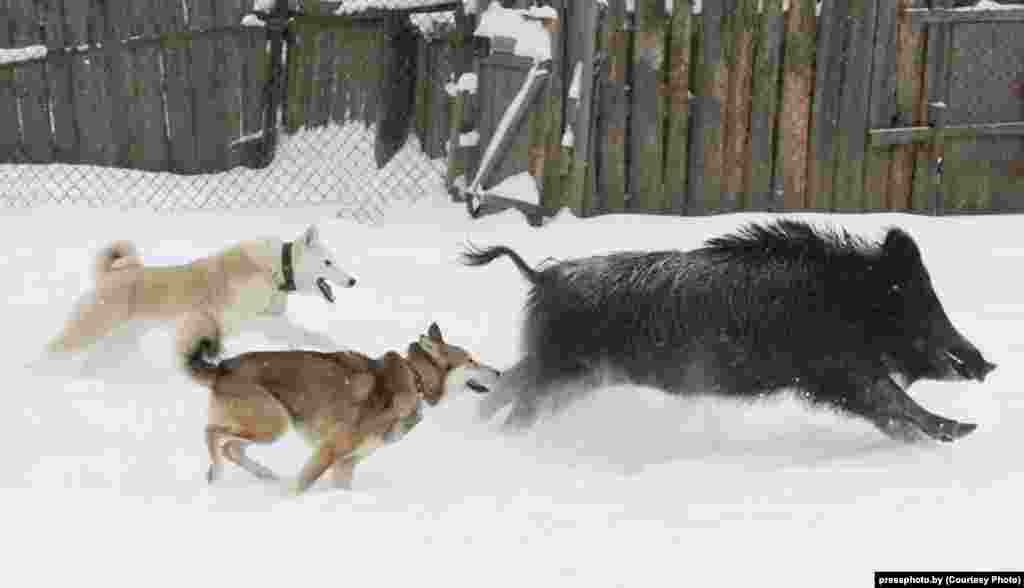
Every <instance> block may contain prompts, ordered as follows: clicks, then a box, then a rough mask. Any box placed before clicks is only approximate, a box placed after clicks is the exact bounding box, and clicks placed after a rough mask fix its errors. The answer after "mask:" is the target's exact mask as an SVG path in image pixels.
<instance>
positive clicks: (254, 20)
mask: <svg viewBox="0 0 1024 588" xmlns="http://www.w3.org/2000/svg"><path fill="white" fill-rule="evenodd" d="M242 26H243V27H264V26H267V23H265V22H263V19H262V18H260V17H258V16H256V15H255V14H251V13H250V14H247V15H245V16H243V17H242Z"/></svg>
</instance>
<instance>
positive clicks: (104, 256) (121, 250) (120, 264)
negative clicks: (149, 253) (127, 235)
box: [93, 241, 142, 282]
mask: <svg viewBox="0 0 1024 588" xmlns="http://www.w3.org/2000/svg"><path fill="white" fill-rule="evenodd" d="M115 265H116V266H117V268H116V269H122V268H125V267H133V266H134V267H138V266H141V265H142V259H140V258H139V252H138V250H137V249H135V245H134V244H132V243H131V242H130V241H114V242H113V243H111V244H110V245H107V246H106V247H104V248H103V249H101V250H100V251H99V253H97V254H96V261H95V262H94V263H93V276H94V277H95V279H96V281H97V282H98V281H100V280H102V279H103V278H104V277H106V275H107V274H109V273H110V272H112V271H114V269H115V267H114V266H115Z"/></svg>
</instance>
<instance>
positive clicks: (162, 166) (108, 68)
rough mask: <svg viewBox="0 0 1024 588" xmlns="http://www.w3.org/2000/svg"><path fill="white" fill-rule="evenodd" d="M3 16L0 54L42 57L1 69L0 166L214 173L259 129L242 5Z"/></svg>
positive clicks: (254, 51) (258, 79)
mask: <svg viewBox="0 0 1024 588" xmlns="http://www.w3.org/2000/svg"><path fill="white" fill-rule="evenodd" d="M6 6H7V8H8V9H9V10H10V16H9V18H10V28H8V27H0V47H26V46H31V45H43V46H45V47H46V48H47V54H46V56H45V57H43V58H40V59H35V60H32V61H27V62H15V63H9V64H6V65H2V66H0V128H3V129H5V130H4V132H3V133H2V134H0V162H8V163H11V162H18V163H49V162H55V161H56V162H67V163H91V164H98V165H111V166H120V167H130V168H138V169H146V170H172V171H176V172H182V173H198V172H205V171H216V170H222V169H227V168H228V167H231V166H232V165H235V164H237V163H239V161H240V160H242V159H244V158H243V154H242V152H241V150H240V149H239V148H238V147H239V141H240V139H242V138H243V137H245V136H247V135H248V134H251V133H253V132H256V131H258V130H259V129H260V128H261V127H262V121H261V110H260V109H261V107H262V94H263V89H264V85H265V81H266V74H267V59H266V51H265V45H266V34H265V31H264V30H263V29H262V28H259V27H241V26H238V25H239V23H240V21H241V20H242V16H243V15H244V14H245V13H246V11H247V10H248V8H249V7H250V6H251V2H249V1H248V0H221V1H218V2H189V3H188V5H187V8H186V7H185V5H184V3H182V2H155V1H154V2H148V1H140V0H136V1H132V2H102V1H99V0H64V1H60V0H54V1H51V2H34V1H33V0H7V2H6ZM5 24H7V23H5ZM8 35H9V38H8ZM19 111H20V116H19V115H18V112H19Z"/></svg>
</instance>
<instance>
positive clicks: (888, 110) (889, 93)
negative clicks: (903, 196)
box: [864, 0, 900, 211]
mask: <svg viewBox="0 0 1024 588" xmlns="http://www.w3.org/2000/svg"><path fill="white" fill-rule="evenodd" d="M877 10H878V14H877V26H876V34H875V47H874V56H873V60H874V69H873V71H872V74H871V103H870V105H869V111H868V127H869V129H877V128H884V127H887V126H889V125H890V124H892V122H893V118H894V115H895V112H896V87H897V84H898V81H897V77H896V76H897V74H896V63H897V59H895V57H896V51H897V20H898V19H897V16H898V15H899V10H900V3H899V2H892V1H885V0H882V1H880V2H879V3H878V7H877ZM893 151H894V149H893V148H892V147H885V148H877V149H875V148H872V147H871V146H870V143H869V144H868V148H867V165H866V168H865V170H866V171H865V178H864V195H865V200H864V208H865V209H866V210H869V211H870V210H884V209H886V208H887V198H886V192H887V191H888V190H889V185H890V183H891V179H890V173H891V171H892V164H893Z"/></svg>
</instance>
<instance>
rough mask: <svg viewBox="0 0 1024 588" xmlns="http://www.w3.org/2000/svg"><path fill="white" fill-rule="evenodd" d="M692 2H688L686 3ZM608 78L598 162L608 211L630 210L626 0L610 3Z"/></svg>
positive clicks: (603, 94)
mask: <svg viewBox="0 0 1024 588" xmlns="http://www.w3.org/2000/svg"><path fill="white" fill-rule="evenodd" d="M687 3H689V0H684V4H687ZM602 34H603V35H604V47H605V54H606V56H607V60H608V61H607V68H606V69H607V72H608V77H607V79H606V80H605V82H604V88H602V90H601V104H600V113H601V125H600V128H599V130H598V138H597V143H598V144H597V147H598V150H597V152H598V157H597V160H598V162H599V166H600V181H599V185H600V188H599V189H600V190H601V191H602V193H603V202H604V212H623V211H625V210H626V119H627V115H628V108H629V102H628V97H627V95H626V76H627V72H628V68H629V64H628V62H627V57H628V55H629V46H628V43H629V36H628V33H627V32H626V3H625V0H609V2H608V15H607V17H606V18H605V22H604V28H603V32H602Z"/></svg>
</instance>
